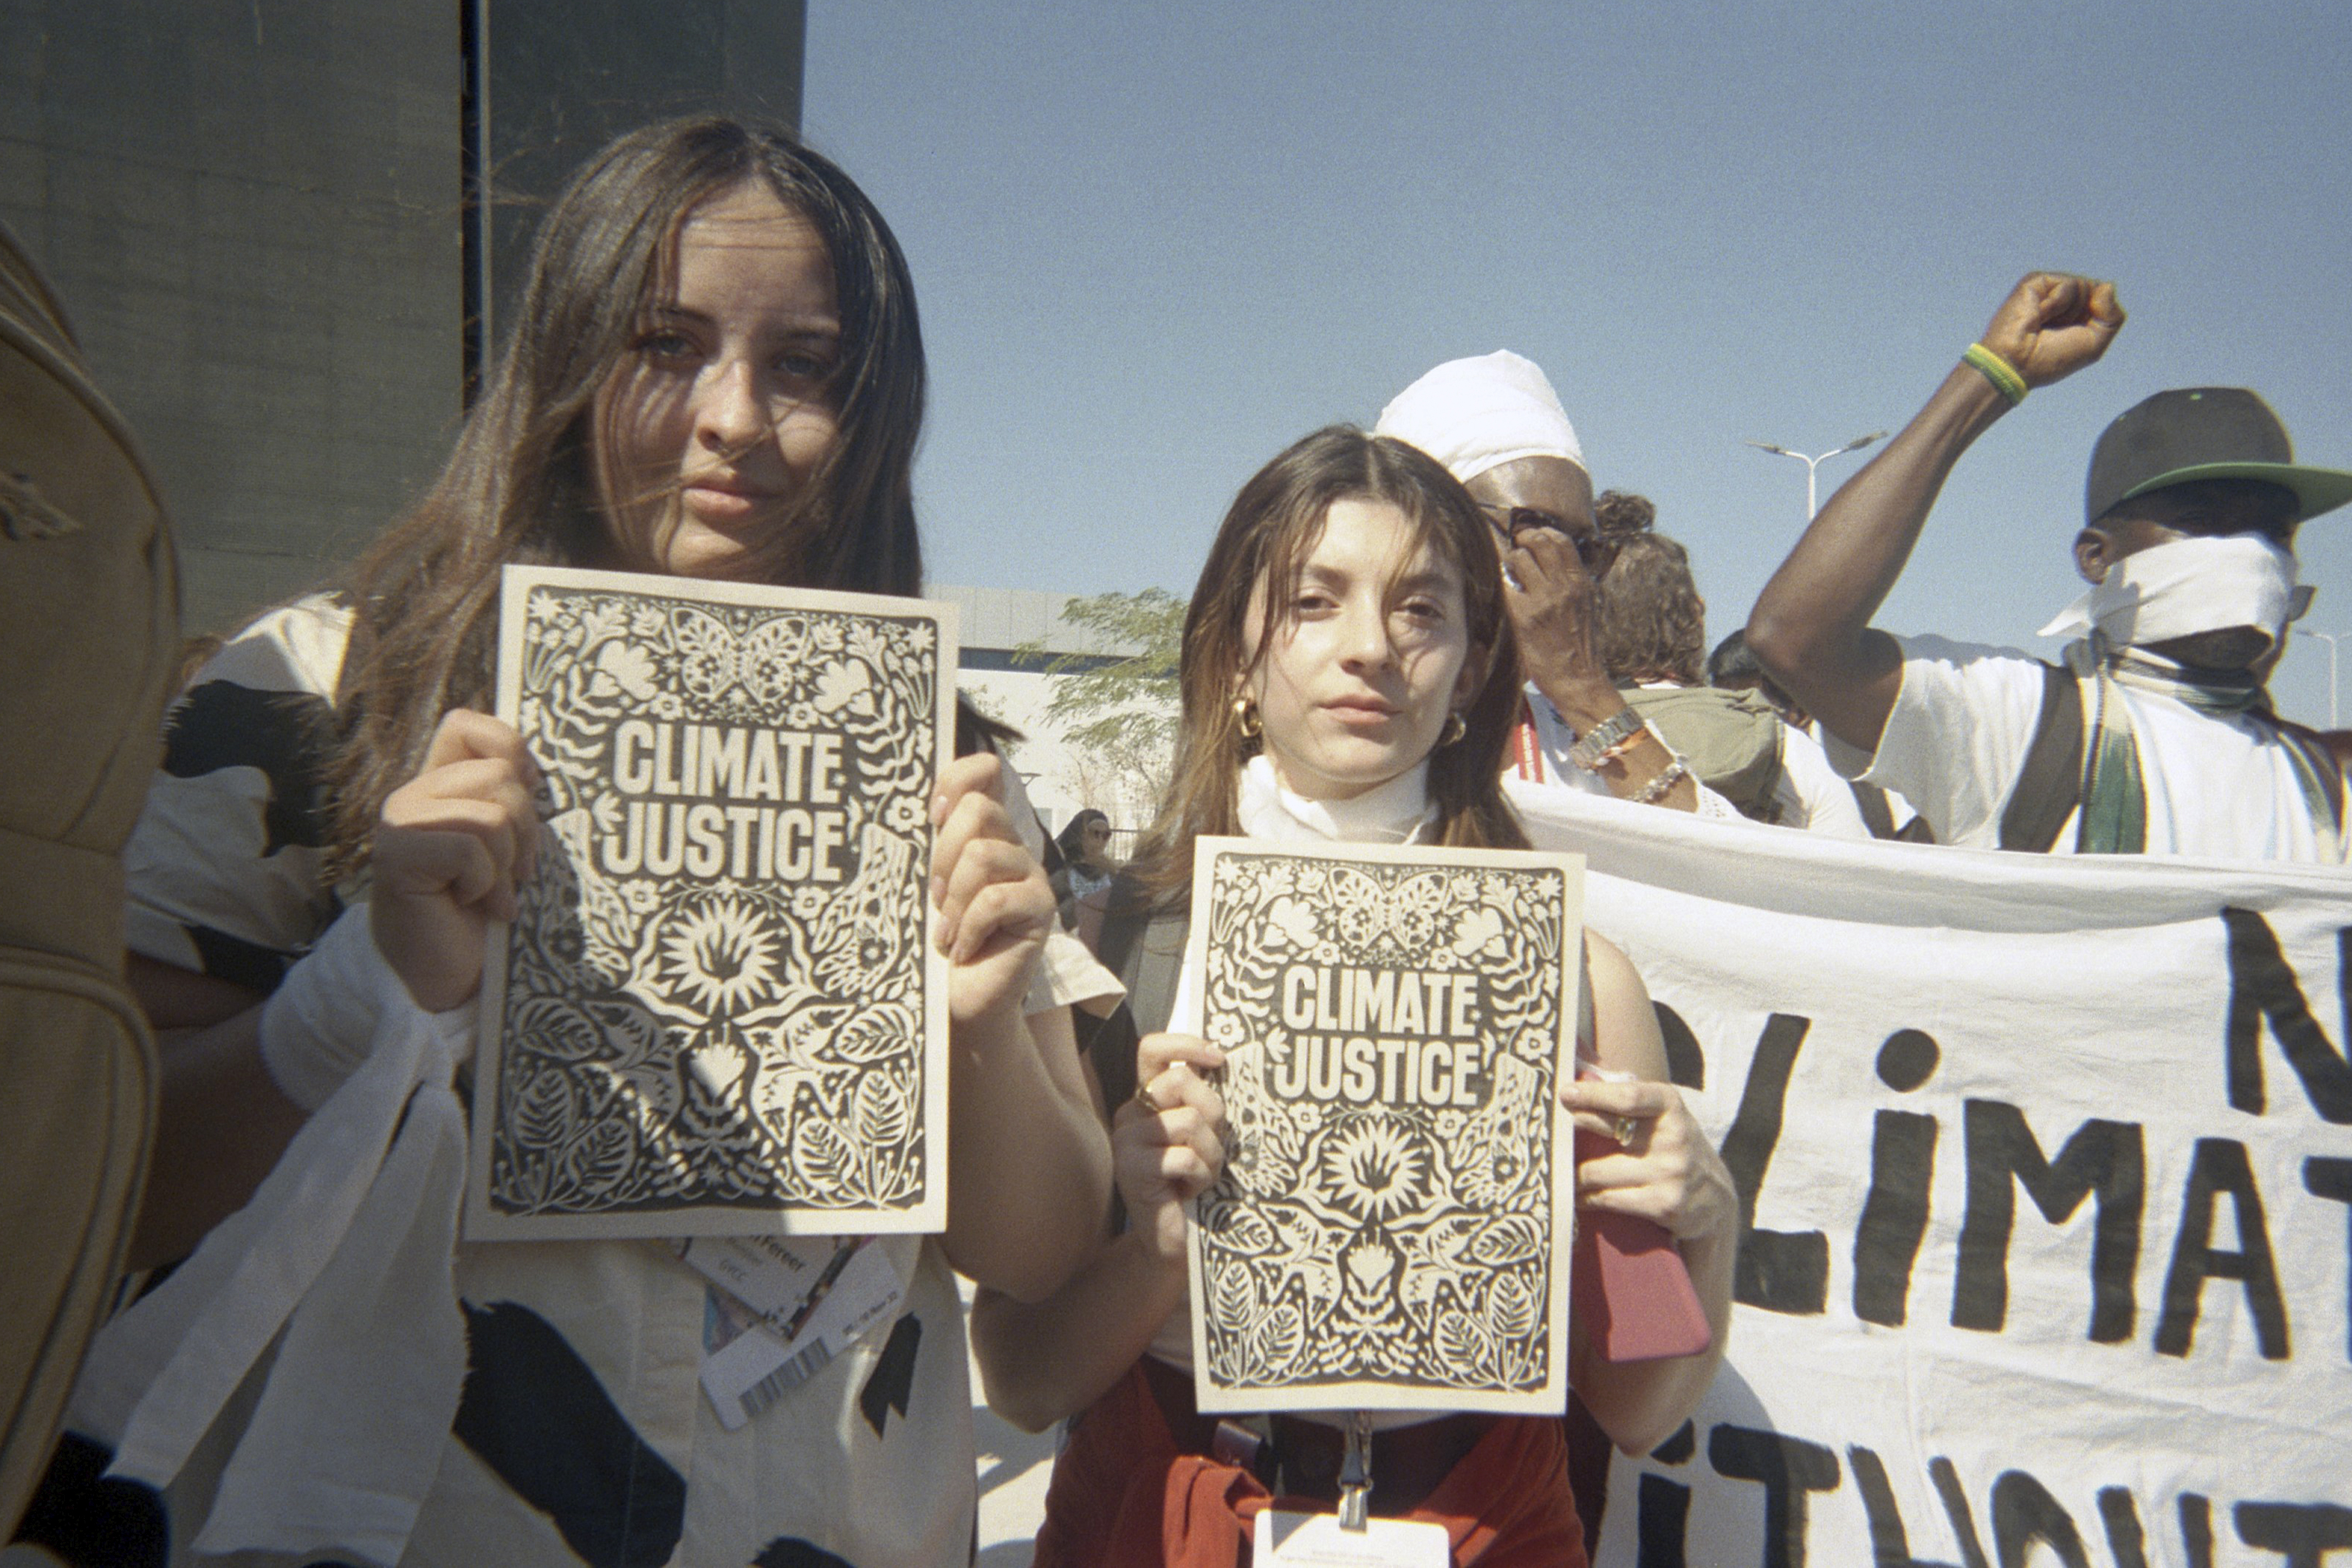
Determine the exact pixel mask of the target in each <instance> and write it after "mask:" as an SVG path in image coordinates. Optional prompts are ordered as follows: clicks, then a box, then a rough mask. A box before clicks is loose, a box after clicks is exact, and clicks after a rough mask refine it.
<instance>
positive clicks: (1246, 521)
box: [1129, 425, 1528, 897]
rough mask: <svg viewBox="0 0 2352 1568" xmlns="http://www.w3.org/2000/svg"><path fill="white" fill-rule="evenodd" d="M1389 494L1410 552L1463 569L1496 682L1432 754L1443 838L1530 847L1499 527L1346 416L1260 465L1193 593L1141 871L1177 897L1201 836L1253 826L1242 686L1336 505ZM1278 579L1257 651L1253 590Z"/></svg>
mask: <svg viewBox="0 0 2352 1568" xmlns="http://www.w3.org/2000/svg"><path fill="white" fill-rule="evenodd" d="M1342 500H1370V501H1383V502H1386V503H1388V504H1389V505H1391V506H1393V507H1395V508H1396V509H1397V510H1399V511H1402V513H1403V514H1404V515H1405V518H1406V520H1407V521H1408V522H1409V523H1410V524H1411V526H1412V537H1411V539H1410V540H1409V542H1408V556H1409V555H1410V553H1411V552H1418V551H1419V550H1420V549H1421V548H1423V546H1426V547H1427V548H1428V549H1429V550H1431V551H1432V552H1434V553H1435V554H1436V555H1437V556H1438V558H1439V559H1441V560H1443V561H1444V562H1446V563H1448V564H1449V565H1451V566H1453V567H1454V570H1455V571H1457V572H1459V573H1460V574H1462V583H1463V599H1464V607H1465V610H1466V612H1467V617H1466V618H1467V620H1468V623H1469V633H1470V654H1469V657H1470V658H1471V659H1472V660H1473V662H1474V666H1475V665H1476V664H1479V663H1483V664H1484V666H1485V668H1486V679H1485V681H1484V682H1483V683H1482V684H1481V685H1480V687H1479V689H1478V693H1477V695H1476V696H1475V697H1474V698H1473V699H1472V700H1471V702H1470V705H1469V706H1468V707H1467V708H1465V709H1464V710H1462V711H1463V718H1464V720H1465V723H1466V725H1467V729H1466V730H1465V732H1464V734H1463V737H1462V739H1460V740H1459V741H1456V742H1454V743H1453V744H1452V745H1448V746H1440V747H1439V748H1438V749H1437V750H1436V751H1434V752H1431V753H1430V759H1429V795H1430V800H1431V802H1432V803H1433V805H1435V806H1436V807H1437V817H1438V834H1437V840H1436V841H1437V842H1439V843H1441V844H1455V845H1466V846H1471V847H1486V848H1510V849H1523V848H1525V847H1527V842H1528V840H1527V835H1526V834H1524V833H1523V832H1521V831H1520V828H1519V822H1518V818H1517V816H1514V815H1513V814H1512V811H1511V808H1510V805H1509V803H1508V802H1507V801H1505V800H1504V798H1503V790H1502V772H1503V752H1504V748H1505V746H1506V745H1507V743H1508V742H1509V739H1510V732H1511V726H1512V724H1513V723H1514V721H1516V720H1517V717H1518V710H1519V660H1518V648H1517V645H1516V644H1515V643H1514V642H1513V641H1512V638H1511V622H1510V617H1509V616H1508V615H1507V614H1506V613H1505V611H1504V605H1503V573H1502V563H1501V562H1500V561H1499V560H1498V559H1497V557H1496V553H1495V541H1494V532H1493V531H1492V530H1491V529H1489V528H1488V527H1487V525H1486V515H1485V514H1484V513H1483V512H1481V511H1480V510H1478V503H1477V502H1475V501H1474V500H1471V499H1470V492H1469V491H1467V490H1465V489H1463V488H1462V486H1461V485H1460V484H1459V483H1458V482H1456V481H1455V479H1454V476H1453V475H1451V474H1449V473H1447V472H1446V471H1445V469H1444V467H1443V466H1441V465H1440V464H1439V463H1438V462H1437V461H1436V460H1435V459H1433V458H1430V457H1429V456H1427V455H1426V454H1424V453H1423V452H1422V451H1421V450H1420V449H1419V448H1418V447H1411V446H1408V445H1406V444H1405V443H1404V442H1402V441H1397V440H1392V439H1391V438H1390V437H1385V436H1370V435H1366V434H1365V433H1364V432H1363V431H1361V430H1358V429H1355V428H1354V427H1352V426H1344V425H1334V426H1329V427H1328V428H1327V429H1322V430H1318V431H1316V432H1315V433H1314V434H1313V435H1311V436H1309V437H1306V438H1305V439H1304V440H1302V441H1299V442H1298V443H1297V444H1296V445H1294V446H1293V447H1290V448H1289V449H1288V450H1287V451H1286V452H1284V453H1283V454H1282V455H1281V456H1280V457H1278V458H1275V459H1274V461H1272V462H1271V463H1268V464H1267V465H1266V466H1265V468H1260V469H1259V470H1258V471H1257V473H1256V474H1255V476H1253V477H1252V478H1251V479H1250V481H1249V482H1248V483H1247V484H1245V485H1244V486H1243V487H1242V489H1241V493H1240V494H1239V495H1237V496H1235V497H1234V504H1233V506H1232V508H1231V509H1230V510H1227V511H1226V513H1225V521H1224V523H1223V526H1222V527H1221V528H1219V529H1218V530H1217V538H1216V542H1214V543H1213V544H1212V545H1211V546H1210V547H1209V559H1208V563H1207V564H1206V565H1204V566H1202V568H1201V580H1200V583H1199V584H1198V585H1197V586H1195V587H1194V588H1193V590H1192V608H1191V610H1190V611H1189V612H1188V613H1187V615H1186V616H1185V618H1184V647H1183V653H1182V656H1181V659H1180V661H1179V666H1178V686H1179V689H1180V691H1181V696H1182V702H1183V713H1182V718H1181V721H1180V726H1179V729H1178V731H1177V737H1176V765H1175V778H1174V782H1173V783H1172V784H1171V786H1170V788H1169V793H1168V799H1167V801H1166V803H1165V804H1164V805H1162V806H1161V808H1160V817H1159V820H1158V821H1156V822H1155V823H1153V824H1152V826H1151V827H1150V830H1149V831H1148V832H1147V833H1146V835H1145V836H1144V839H1143V842H1142V844H1141V845H1140V846H1139V848H1138V849H1137V851H1136V856H1135V859H1134V862H1133V863H1132V864H1131V865H1130V866H1129V875H1130V876H1131V877H1132V878H1133V879H1135V881H1136V882H1137V883H1139V884H1140V886H1141V887H1142V888H1143V889H1147V890H1149V891H1150V893H1152V894H1154V895H1158V896H1160V897H1172V896H1173V895H1174V894H1175V893H1176V891H1177V890H1178V889H1181V888H1183V887H1184V886H1185V885H1186V884H1187V883H1188V882H1189V880H1190V879H1191V877H1192V840H1193V839H1194V838H1196V837H1200V836H1201V835H1202V834H1204V833H1207V834H1233V833H1238V832H1240V831H1241V822H1240V818H1239V816H1238V815H1237V807H1238V801H1239V797H1240V788H1239V780H1240V774H1241V770H1242V764H1243V763H1246V762H1247V761H1248V760H1249V758H1250V757H1251V756H1252V755H1253V754H1254V753H1255V752H1256V750H1257V745H1256V743H1255V742H1253V741H1251V740H1250V739H1248V738H1247V737H1245V736H1244V735H1243V733H1242V731H1241V724H1240V721H1239V720H1238V718H1237V717H1236V715H1235V714H1234V689H1235V687H1236V685H1237V684H1238V682H1239V681H1240V680H1241V679H1243V678H1244V677H1245V676H1246V675H1248V674H1249V672H1250V671H1251V670H1252V669H1254V668H1255V667H1256V663H1257V659H1261V658H1265V650H1266V649H1267V648H1268V647H1271V646H1272V645H1273V642H1274V638H1275V637H1276V634H1277V633H1278V632H1279V631H1280V630H1281V629H1282V625H1283V622H1284V620H1285V618H1286V616H1289V615H1291V614H1294V613H1295V612H1294V611H1293V610H1291V609H1290V608H1289V605H1290V601H1291V597H1292V595H1289V594H1288V593H1286V592H1285V591H1284V590H1285V589H1286V587H1287V586H1288V585H1289V584H1294V583H1296V582H1297V579H1298V574H1299V572H1300V571H1301V570H1302V569H1303V568H1304V567H1305V565H1306V563H1307V557H1308V556H1309V555H1311V554H1312V553H1313V552H1314V550H1315V545H1316V542H1317V541H1318V540H1319V539H1320V538H1321V537H1322V534H1323V522H1324V519H1325V518H1327V517H1328V516H1329V515H1330V511H1331V508H1332V506H1333V504H1334V503H1335V502H1338V501H1342ZM1261 583H1264V584H1268V591H1267V593H1266V594H1265V597H1264V599H1263V601H1262V608H1261V611H1260V617H1259V621H1258V625H1257V627H1256V632H1257V647H1258V652H1257V656H1256V658H1252V657H1251V655H1250V653H1249V651H1248V650H1249V634H1250V630H1251V628H1250V626H1249V610H1250V597H1251V594H1252V592H1253V590H1255V588H1256V587H1257V586H1258V584H1261Z"/></svg>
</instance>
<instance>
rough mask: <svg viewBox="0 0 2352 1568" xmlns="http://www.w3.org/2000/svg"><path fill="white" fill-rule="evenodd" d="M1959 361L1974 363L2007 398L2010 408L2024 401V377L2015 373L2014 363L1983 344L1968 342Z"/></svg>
mask: <svg viewBox="0 0 2352 1568" xmlns="http://www.w3.org/2000/svg"><path fill="white" fill-rule="evenodd" d="M1960 361H1961V363H1964V364H1971V365H1974V366H1975V367H1976V368H1977V370H1978V372H1979V374H1982V375H1983V376H1984V378H1985V379H1986V380H1987V381H1989V382H1990V383H1992V384H1993V389H1994V390H1995V391H1997V392H1999V393H2000V395H2002V396H2003V397H2005V398H2007V399H2008V400H2009V405H2010V406H2011V408H2014V407H2016V406H2017V405H2019V404H2021V403H2022V402H2024V401H2025V390H2026V388H2025V378H2024V377H2023V376H2021V375H2020V374H2017V367H2016V366H2015V365H2013V364H2011V363H2009V362H2008V361H2007V360H2005V359H2003V358H2001V357H2000V355H1999V354H1997V353H1993V351H1992V350H1990V349H1989V348H1987V347H1985V346H1984V344H1982V343H1970V344H1969V346H1968V348H1967V350H1966V352H1964V353H1962V354H1961V355H1960Z"/></svg>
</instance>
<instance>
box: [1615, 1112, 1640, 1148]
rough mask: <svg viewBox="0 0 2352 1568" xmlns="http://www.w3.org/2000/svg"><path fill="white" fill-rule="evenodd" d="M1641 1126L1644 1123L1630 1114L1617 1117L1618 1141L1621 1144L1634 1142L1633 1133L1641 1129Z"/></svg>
mask: <svg viewBox="0 0 2352 1568" xmlns="http://www.w3.org/2000/svg"><path fill="white" fill-rule="evenodd" d="M1641 1126H1642V1124H1641V1123H1640V1122H1638V1121H1634V1120H1633V1118H1632V1117H1630V1116H1621V1117H1619V1118H1618V1119H1617V1142H1619V1143H1621V1144H1627V1145H1630V1144H1632V1142H1633V1134H1634V1133H1635V1132H1637V1131H1640V1130H1641Z"/></svg>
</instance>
